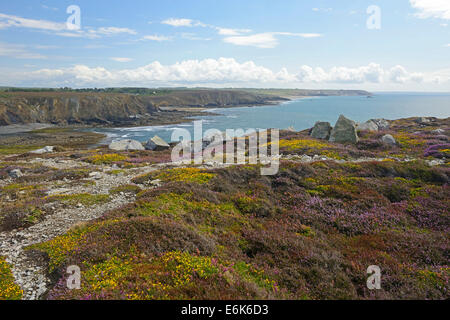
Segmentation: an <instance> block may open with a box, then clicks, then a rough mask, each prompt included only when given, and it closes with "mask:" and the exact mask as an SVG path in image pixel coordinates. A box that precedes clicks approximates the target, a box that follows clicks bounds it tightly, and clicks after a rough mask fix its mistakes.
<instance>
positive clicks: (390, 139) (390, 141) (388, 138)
mask: <svg viewBox="0 0 450 320" xmlns="http://www.w3.org/2000/svg"><path fill="white" fill-rule="evenodd" d="M381 141H383V142H384V143H386V144H389V145H391V146H393V145H396V144H397V141H395V139H394V137H393V136H391V135H390V134H386V135H384V136H383V137H382V138H381Z"/></svg>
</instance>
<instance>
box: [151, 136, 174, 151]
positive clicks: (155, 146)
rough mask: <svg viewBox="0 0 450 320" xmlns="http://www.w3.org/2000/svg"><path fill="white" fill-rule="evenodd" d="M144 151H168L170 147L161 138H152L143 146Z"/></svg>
mask: <svg viewBox="0 0 450 320" xmlns="http://www.w3.org/2000/svg"><path fill="white" fill-rule="evenodd" d="M145 149H146V150H153V151H162V150H167V149H170V146H169V144H168V143H167V142H165V141H164V140H163V139H162V138H160V137H158V136H154V137H153V138H151V139H150V140H148V142H147V144H146V145H145Z"/></svg>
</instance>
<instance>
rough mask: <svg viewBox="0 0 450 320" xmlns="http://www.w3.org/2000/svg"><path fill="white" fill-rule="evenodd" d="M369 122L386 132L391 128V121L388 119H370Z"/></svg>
mask: <svg viewBox="0 0 450 320" xmlns="http://www.w3.org/2000/svg"><path fill="white" fill-rule="evenodd" d="M369 121H372V122H374V123H375V124H376V125H377V127H378V130H386V129H389V127H390V124H389V121H388V120H386V119H370V120H369Z"/></svg>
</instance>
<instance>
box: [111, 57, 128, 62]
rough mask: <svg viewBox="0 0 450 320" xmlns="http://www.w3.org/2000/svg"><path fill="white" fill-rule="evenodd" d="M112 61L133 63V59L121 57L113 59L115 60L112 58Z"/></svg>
mask: <svg viewBox="0 0 450 320" xmlns="http://www.w3.org/2000/svg"><path fill="white" fill-rule="evenodd" d="M110 59H111V60H113V61H116V62H130V61H133V59H131V58H120V57H113V58H110Z"/></svg>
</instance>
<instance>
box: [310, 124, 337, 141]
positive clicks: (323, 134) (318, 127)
mask: <svg viewBox="0 0 450 320" xmlns="http://www.w3.org/2000/svg"><path fill="white" fill-rule="evenodd" d="M332 129H333V128H332V127H331V125H330V123H329V122H316V124H315V125H314V128H313V129H312V131H311V137H313V138H315V139H322V140H328V139H329V138H330V134H331V130H332Z"/></svg>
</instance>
